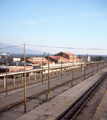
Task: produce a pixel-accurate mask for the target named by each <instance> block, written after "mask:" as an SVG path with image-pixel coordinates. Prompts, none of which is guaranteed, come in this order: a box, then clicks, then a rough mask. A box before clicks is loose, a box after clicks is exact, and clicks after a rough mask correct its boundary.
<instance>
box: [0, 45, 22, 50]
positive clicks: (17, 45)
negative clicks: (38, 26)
mask: <svg viewBox="0 0 107 120" xmlns="http://www.w3.org/2000/svg"><path fill="white" fill-rule="evenodd" d="M18 46H23V45H15V46H9V47H4V48H0V49H7V48H12V47H18Z"/></svg>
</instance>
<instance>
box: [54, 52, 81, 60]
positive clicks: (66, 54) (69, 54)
mask: <svg viewBox="0 0 107 120" xmlns="http://www.w3.org/2000/svg"><path fill="white" fill-rule="evenodd" d="M54 56H62V57H64V58H66V59H67V60H68V61H67V62H73V57H74V62H80V61H81V58H77V56H76V55H74V54H72V53H68V52H59V53H57V54H55V55H54Z"/></svg>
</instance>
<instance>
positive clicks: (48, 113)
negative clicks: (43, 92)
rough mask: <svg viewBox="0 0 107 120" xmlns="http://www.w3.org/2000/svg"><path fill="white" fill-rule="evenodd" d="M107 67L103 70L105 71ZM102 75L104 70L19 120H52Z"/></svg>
mask: <svg viewBox="0 0 107 120" xmlns="http://www.w3.org/2000/svg"><path fill="white" fill-rule="evenodd" d="M106 71H107V69H104V70H103V73H104V72H106ZM101 75H102V71H101V72H99V73H97V74H95V75H94V76H92V77H90V78H88V79H86V80H85V81H83V82H81V83H80V84H77V85H76V86H74V87H73V88H71V89H69V90H68V91H66V92H64V93H62V94H60V95H58V96H57V97H55V98H53V99H52V100H50V101H48V102H45V103H44V104H42V105H41V106H39V107H37V108H35V109H34V110H32V111H30V112H28V113H26V114H25V115H23V116H21V117H20V118H18V119H17V120H26V119H30V120H36V119H37V120H52V119H55V118H56V117H57V116H58V115H59V114H60V113H61V112H62V111H63V110H64V109H66V108H67V107H68V106H69V105H70V104H72V103H73V102H74V101H75V100H76V99H78V98H79V97H80V96H81V95H82V94H83V93H84V92H85V91H86V90H88V89H89V88H90V87H91V86H92V85H93V84H94V83H95V82H96V81H97V80H98V79H99V78H100V77H101Z"/></svg>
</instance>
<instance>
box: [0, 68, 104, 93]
mask: <svg viewBox="0 0 107 120" xmlns="http://www.w3.org/2000/svg"><path fill="white" fill-rule="evenodd" d="M88 68H89V67H88ZM101 69H102V67H99V68H98V70H101ZM74 71H75V72H80V71H81V70H74ZM95 71H97V69H95V70H93V72H95ZM70 73H71V71H70V72H67V73H63V74H62V76H64V75H67V74H70ZM90 73H91V72H90ZM87 74H89V73H87ZM60 76H61V75H55V76H51V79H52V78H56V77H60ZM32 78H33V77H32ZM32 78H31V79H32ZM38 78H39V77H38ZM26 80H28V79H26ZM46 80H47V78H44V80H43V81H46ZM23 81H24V80H23ZM19 82H21V80H19V81H16V83H19ZM39 82H42V80H37V81H31V82H30V83H29V82H28V83H27V86H29V85H32V84H35V83H39ZM8 84H10V85H11V84H13V82H10V83H8ZM2 86H3V85H0V87H2ZM23 87H24V84H22V85H20V86H14V87H12V88H9V89H8V91H11V90H16V89H19V88H23ZM4 92H6V90H1V91H0V94H1V93H4Z"/></svg>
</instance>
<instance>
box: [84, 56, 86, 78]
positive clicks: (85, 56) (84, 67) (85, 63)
mask: <svg viewBox="0 0 107 120" xmlns="http://www.w3.org/2000/svg"><path fill="white" fill-rule="evenodd" d="M85 78H86V56H85V65H84V79H85Z"/></svg>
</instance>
